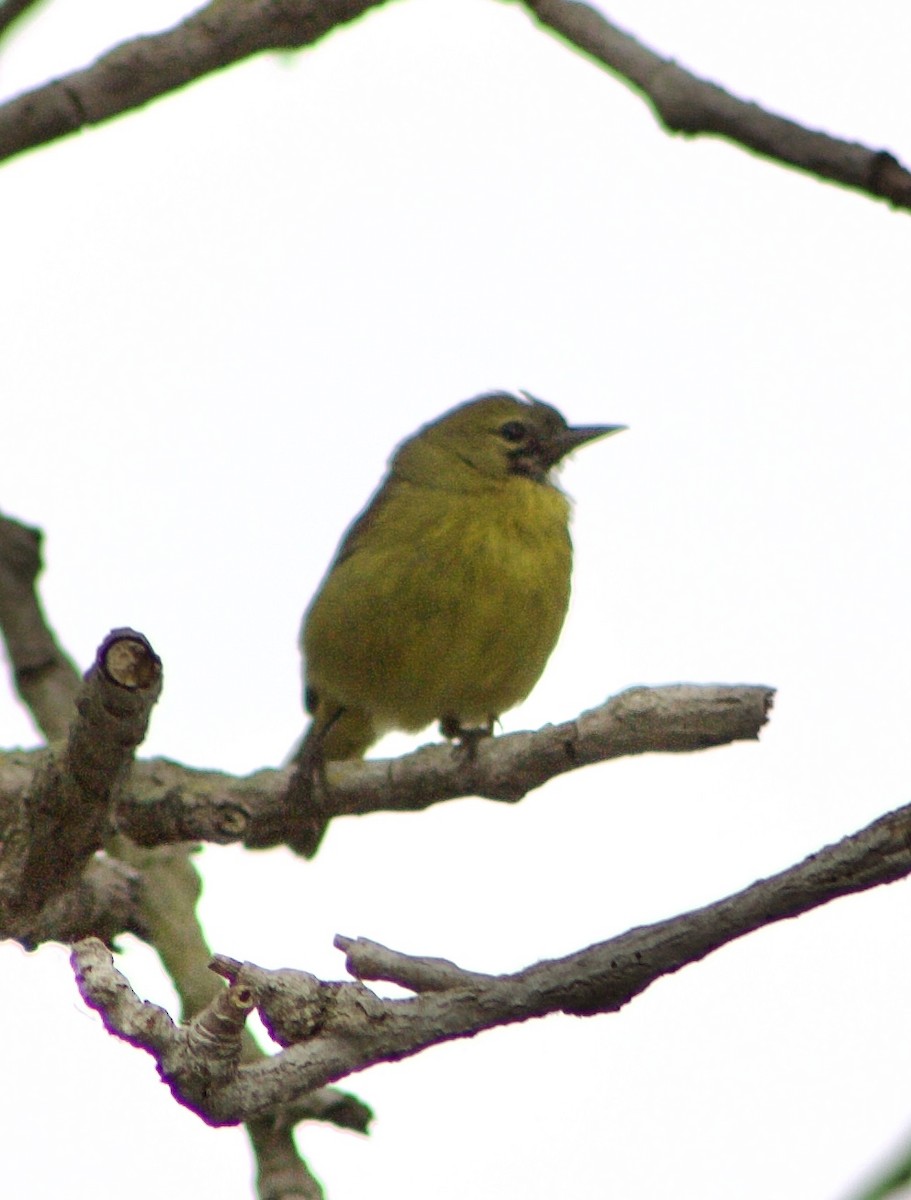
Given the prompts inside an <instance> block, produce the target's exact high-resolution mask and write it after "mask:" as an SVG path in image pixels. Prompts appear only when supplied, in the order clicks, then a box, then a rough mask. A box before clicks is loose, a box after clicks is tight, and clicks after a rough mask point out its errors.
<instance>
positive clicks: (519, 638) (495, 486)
mask: <svg viewBox="0 0 911 1200" xmlns="http://www.w3.org/2000/svg"><path fill="white" fill-rule="evenodd" d="M522 395H523V396H524V397H525V399H522V398H520V397H518V396H513V395H510V394H508V393H505V392H493V393H491V394H489V395H484V396H479V397H478V398H476V399H474V400H469V401H468V402H467V403H465V404H461V405H459V406H458V407H457V408H453V409H451V410H450V411H449V412H446V413H444V414H443V415H442V416H441V417H438V418H437V419H436V420H435V421H431V422H430V423H429V424H428V425H424V426H423V427H422V428H421V429H419V430H418V431H417V433H416V434H414V435H413V436H412V437H410V438H408V439H407V440H406V441H404V442H402V444H401V445H400V446H399V447H398V449H397V450H396V451H395V453H394V454H393V456H392V459H391V461H390V464H389V471H388V474H387V475H386V477H385V478H384V479H383V481H382V483H381V484H380V486H379V488H378V490H377V491H376V493H375V494H374V496H373V498H372V499H371V500H370V502H369V503H368V505H367V507H366V508H365V510H364V511H363V513H361V515H360V516H359V517H358V518H357V519H356V520H355V522H354V524H353V525H351V527H350V528H349V529H348V531H347V532H346V534H345V536H344V537H343V538H342V541H341V544H340V546H339V548H338V551H337V552H336V555H335V558H334V560H333V562H332V564H331V565H330V567H329V570H328V571H327V573H326V575H325V577H324V579H323V581H322V583H321V585H320V588H319V590H318V592H317V593H316V596H315V597H314V599H313V601H312V603H311V604H310V607H309V608H308V609H307V612H306V614H305V615H304V621H303V626H302V629H301V639H300V640H301V649H302V652H303V657H304V698H305V703H306V707H307V709H308V711H309V712H310V713H311V714H312V717H313V720H312V723H311V725H310V728H309V729H308V731H307V733H306V735H305V737H304V739H303V741H302V743H301V746H300V748H299V750H298V752H297V756H296V771H295V774H294V776H293V778H292V783H291V788H290V791H289V796H290V798H291V799H292V801H293V802H295V803H296V804H303V805H304V806H309V805H310V804H311V803H312V798H313V783H314V781H315V778H316V776H317V775H319V774H320V772H321V771H322V766H323V764H324V763H325V762H328V761H332V760H335V759H351V758H360V757H361V756H362V755H363V754H364V752H365V751H366V750H367V748H368V747H369V746H371V745H372V744H373V742H375V741H376V740H377V739H378V738H379V737H381V736H382V735H383V734H384V733H387V732H388V731H390V730H392V729H400V730H406V731H408V732H417V731H418V730H420V729H423V728H425V727H426V726H427V725H429V724H431V722H433V721H439V723H440V729H441V732H442V733H443V734H444V735H445V736H447V737H450V738H454V737H465V736H466V735H467V736H471V735H475V736H476V734H477V731H478V730H483V731H484V732H488V733H489V732H492V729H493V724H494V722H495V721H496V719H497V718H498V717H499V716H500V715H501V714H502V713H504V712H506V711H507V710H508V709H511V708H514V707H515V705H517V704H518V703H520V701H522V700H524V699H525V697H526V696H527V695H528V693H529V692H530V691H531V689H532V688H533V687H534V685H535V684H536V683H537V681H538V679H539V677H540V675H541V672H542V671H543V670H544V666H545V663H546V662H547V660H548V658H549V657H550V653H551V651H552V650H553V648H554V646H555V645H556V642H557V638H558V637H559V634H560V629H561V627H562V625H563V619H564V617H565V616H566V609H567V605H568V603H569V591H570V573H571V569H572V543H571V541H570V536H569V514H570V505H569V501H568V500H567V498H566V496H565V495H564V494H563V492H561V491H560V489H559V488H558V487H557V486H556V485H555V484H554V483H553V481H552V480H551V478H550V472H551V470H552V469H553V468H554V467H555V466H556V465H557V464H558V463H559V462H560V461H561V459H563V458H564V457H565V456H566V455H567V454H568V453H569V452H570V451H571V450H574V449H576V447H578V446H581V445H584V444H585V443H586V442H590V441H593V440H594V439H595V438H600V437H606V436H607V435H608V434H611V433H616V432H618V431H619V430H621V429H625V428H626V426H624V425H582V426H576V427H573V426H571V425H568V424H567V423H566V421H565V419H564V418H563V417H562V416H561V414H560V413H559V412H557V410H556V409H555V408H552V407H551V406H550V405H549V404H545V403H543V401H541V400H537V399H535V398H534V397H532V396H529V395H528V394H527V393H522ZM312 816H313V820H312V821H311V822H309V826H308V828H307V830H306V831H303V832H302V833H301V836H300V837H299V838H298V839H296V841H295V847H296V848H297V849H298V850H300V851H301V852H303V853H305V854H307V855H308V856H309V855H310V854H312V853H313V852H314V851H315V849H316V847H317V845H318V843H319V840H320V838H321V837H322V833H323V831H324V828H325V821H324V818H322V817H321V816H320V815H319V813H318V812H317V811H316V810H315V809H314V810H313V812H312ZM300 817H301V818H302V819H303V821H302V824H303V825H308V821H307V814H306V813H305V812H301V813H300Z"/></svg>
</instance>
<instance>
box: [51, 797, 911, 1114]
mask: <svg viewBox="0 0 911 1200" xmlns="http://www.w3.org/2000/svg"><path fill="white" fill-rule="evenodd" d="M908 874H911V805H908V806H906V807H904V808H901V809H898V810H896V811H895V812H894V813H890V814H888V815H887V816H884V817H881V818H879V820H877V821H874V822H873V823H872V824H871V825H869V826H867V828H866V829H863V830H861V831H860V832H859V833H856V834H854V835H852V836H851V837H847V838H845V839H843V840H842V841H840V842H838V843H836V844H835V845H832V846H827V847H825V848H823V849H822V850H820V851H819V852H818V853H816V854H813V855H810V856H809V858H807V859H805V860H804V861H803V862H802V863H799V864H797V865H796V866H793V867H790V868H788V869H787V870H785V871H782V872H780V873H779V874H777V875H773V876H771V877H770V878H768V879H763V880H760V881H759V882H757V883H754V884H753V885H752V886H750V887H748V888H745V889H744V890H743V891H741V892H737V893H736V894H735V895H732V896H729V897H727V898H725V899H723V900H719V901H717V902H716V903H714V904H709V905H706V906H705V907H704V908H699V909H696V910H694V911H692V912H688V913H683V914H682V915H681V916H678V917H673V918H671V919H670V920H666V921H659V922H657V923H656V924H654V925H646V926H642V927H640V928H638V929H631V930H629V931H628V932H627V933H624V934H621V935H620V936H619V937H614V938H611V939H610V940H609V941H606V942H601V943H599V944H598V945H595V946H590V947H588V948H587V949H584V950H579V951H578V952H576V953H575V954H571V955H568V956H567V957H565V958H560V959H554V960H551V961H547V962H540V963H537V964H536V965H534V966H531V967H528V968H526V969H525V970H523V971H519V972H517V973H515V974H510V975H501V976H490V975H483V974H479V973H476V972H469V971H464V970H462V969H461V968H460V967H457V966H456V965H455V964H454V963H450V962H447V961H446V960H444V959H437V958H433V959H427V958H415V957H412V956H410V955H405V954H401V953H399V952H397V951H393V950H389V949H387V948H386V947H384V946H380V945H378V944H377V943H376V942H369V941H363V940H360V939H352V938H346V937H337V938H336V945H337V946H338V947H339V948H340V949H342V950H344V952H345V954H346V962H347V967H348V970H349V972H350V973H351V974H352V975H353V976H355V979H356V982H353V983H331V982H323V981H320V980H319V979H316V978H315V977H314V976H312V975H309V974H307V973H306V972H304V971H296V970H289V969H285V970H279V971H267V970H264V969H263V968H261V967H257V966H254V965H253V964H250V963H244V964H241V963H239V962H237V961H235V960H233V959H230V958H226V957H224V956H219V957H217V958H216V959H215V961H214V963H213V968H214V969H215V970H216V971H217V972H218V973H219V974H221V975H224V976H225V977H226V978H227V979H229V980H230V986H229V987H228V988H227V989H226V991H225V992H223V993H221V996H220V997H218V998H217V1001H216V1002H213V1006H210V1010H208V1013H207V1015H206V1016H205V1017H204V1018H203V1017H201V1018H200V1022H201V1028H203V1029H204V1030H205V1031H206V1037H207V1038H209V1039H210V1040H211V1039H212V1038H214V1039H215V1045H216V1051H217V1053H215V1054H214V1057H213V1058H212V1059H211V1060H210V1059H209V1058H208V1057H207V1054H208V1051H206V1050H205V1046H206V1045H207V1043H206V1040H205V1038H203V1037H202V1035H201V1034H200V1033H199V1031H198V1030H197V1031H195V1032H193V1033H188V1032H187V1031H186V1030H184V1029H181V1028H179V1027H178V1026H176V1025H174V1023H173V1022H171V1020H170V1018H168V1017H167V1015H166V1014H163V1013H162V1011H161V1010H157V1009H154V1008H152V1007H150V1006H149V1005H143V1004H142V1003H141V1002H140V1000H139V999H138V997H136V996H135V994H134V993H133V992H132V990H131V989H130V988H129V985H128V983H127V982H126V980H125V979H124V977H123V976H122V975H121V974H120V973H119V972H118V971H116V970H115V968H114V966H113V962H112V960H111V957H110V955H109V954H108V953H107V951H106V950H105V948H104V946H103V945H102V944H101V943H100V942H98V941H97V940H95V939H87V940H85V941H83V942H80V943H78V944H77V945H76V946H75V947H74V950H73V965H74V969H75V971H76V975H77V980H78V983H79V987H80V990H81V992H82V995H83V998H84V999H85V1001H86V1003H87V1004H89V1005H90V1006H91V1007H93V1008H96V1009H97V1010H98V1011H99V1012H100V1013H101V1014H102V1017H103V1019H104V1021H105V1024H106V1026H107V1028H108V1029H109V1030H110V1031H111V1032H112V1033H114V1034H116V1035H117V1036H119V1037H123V1038H125V1039H126V1040H128V1041H131V1042H133V1043H134V1044H136V1045H140V1046H141V1047H142V1048H143V1049H145V1050H147V1051H149V1053H151V1054H153V1055H154V1057H155V1058H156V1060H157V1061H158V1064H159V1069H160V1071H161V1073H162V1076H163V1077H164V1078H165V1080H166V1081H167V1082H168V1084H169V1086H170V1087H171V1089H172V1091H173V1092H174V1095H175V1096H176V1097H177V1099H178V1100H179V1101H180V1102H181V1103H182V1104H185V1105H186V1106H187V1107H189V1108H191V1109H193V1111H195V1112H197V1113H198V1114H199V1115H200V1116H201V1117H202V1118H203V1119H204V1120H206V1121H208V1122H210V1123H212V1124H227V1123H235V1122H238V1121H242V1120H247V1119H249V1118H250V1117H253V1116H256V1114H258V1113H260V1112H262V1111H263V1110H264V1109H266V1108H270V1107H272V1106H274V1105H277V1104H279V1105H280V1104H288V1103H293V1102H294V1099H295V1097H296V1096H297V1095H299V1094H301V1093H303V1092H307V1091H311V1090H312V1089H314V1088H319V1087H322V1086H324V1085H325V1084H326V1083H329V1082H331V1081H334V1080H338V1079H341V1078H342V1077H344V1076H345V1075H349V1074H351V1073H352V1072H354V1071H360V1070H363V1069H364V1068H365V1067H368V1066H371V1065H373V1064H375V1063H378V1062H391V1061H395V1060H397V1059H400V1058H405V1057H408V1056H410V1055H412V1054H416V1053H418V1052H419V1051H420V1050H423V1049H425V1048H426V1047H428V1046H431V1045H435V1044H438V1043H440V1042H445V1041H451V1040H453V1039H457V1038H463V1037H471V1036H473V1035H474V1034H476V1033H479V1032H480V1031H481V1030H484V1029H491V1028H494V1027H495V1026H498V1025H507V1024H514V1023H516V1022H522V1021H527V1020H529V1019H530V1018H532V1017H541V1016H545V1015H546V1014H548V1013H553V1012H563V1013H570V1014H573V1015H576V1016H593V1015H595V1014H599V1013H610V1012H616V1011H618V1010H619V1009H620V1008H622V1007H623V1006H624V1005H625V1004H628V1003H629V1001H630V1000H632V999H633V997H635V996H637V995H639V994H640V993H641V992H643V991H645V989H646V988H647V987H649V986H650V984H652V983H654V981H655V980H656V979H659V978H661V977H662V976H664V975H668V974H672V973H673V972H675V971H679V970H680V968H681V967H683V966H686V965H687V964H688V963H694V962H698V961H699V960H700V959H702V958H704V957H705V956H706V955H708V954H711V953H712V951H714V950H717V949H719V947H721V946H724V945H726V944H727V943H728V942H731V941H733V940H734V939H736V938H739V937H743V936H744V935H745V934H748V933H751V932H752V931H753V930H755V929H759V928H761V927H763V926H765V925H770V924H773V923H774V922H777V921H781V920H786V919H787V918H790V917H795V916H798V915H799V914H800V913H803V912H807V911H809V910H810V909H813V908H817V907H819V906H820V905H823V904H826V903H828V902H829V901H830V900H834V899H835V898H837V897H839V896H846V895H850V894H851V893H853V892H859V891H865V890H866V889H868V888H872V887H876V886H878V885H880V884H884V883H891V882H893V881H895V880H896V879H900V878H903V877H904V876H906V875H908ZM364 979H384V980H388V981H391V982H395V983H398V984H400V985H402V986H405V987H409V988H411V989H412V990H413V991H414V993H415V995H414V996H412V997H409V998H407V999H404V1000H388V999H381V998H380V997H379V996H377V995H376V994H375V993H374V992H373V991H371V990H370V989H369V988H367V987H366V986H365V984H364V983H363V982H362V981H363V980H364ZM253 1007H256V1008H257V1009H258V1011H259V1014H260V1016H261V1017H262V1019H263V1022H264V1023H265V1025H266V1028H267V1029H268V1030H269V1032H270V1034H271V1036H272V1037H273V1039H274V1040H275V1041H276V1042H278V1044H279V1045H280V1046H282V1047H284V1049H283V1050H282V1051H281V1052H280V1053H278V1054H276V1055H275V1056H274V1057H273V1058H270V1059H267V1060H265V1061H261V1062H258V1063H251V1064H248V1065H244V1064H242V1063H241V1062H240V1059H239V1056H238V1054H237V1053H236V1046H235V1044H236V1043H239V1039H240V1036H241V1029H242V1022H243V1015H245V1014H246V1012H248V1011H250V1010H251V1009H252V1008H253ZM226 1013H227V1014H228V1016H225V1014H226ZM213 1031H214V1032H213ZM219 1039H220V1040H219ZM203 1051H205V1052H203Z"/></svg>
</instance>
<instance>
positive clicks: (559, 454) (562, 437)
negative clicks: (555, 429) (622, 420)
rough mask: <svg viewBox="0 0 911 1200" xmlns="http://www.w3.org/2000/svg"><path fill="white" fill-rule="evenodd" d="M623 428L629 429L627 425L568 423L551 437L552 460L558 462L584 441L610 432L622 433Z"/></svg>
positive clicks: (590, 440) (605, 435) (608, 434)
mask: <svg viewBox="0 0 911 1200" xmlns="http://www.w3.org/2000/svg"><path fill="white" fill-rule="evenodd" d="M624 429H629V426H628V425H570V426H569V428H568V429H563V430H561V431H560V432H559V433H558V434H556V435H555V437H554V438H553V461H554V462H555V463H557V462H559V461H560V459H561V458H564V457H565V456H566V455H567V454H569V453H570V452H571V451H573V450H575V449H576V448H577V447H579V446H584V445H585V443H586V442H593V441H594V440H595V439H596V438H603V437H610V435H611V434H612V433H622V432H623V430H624Z"/></svg>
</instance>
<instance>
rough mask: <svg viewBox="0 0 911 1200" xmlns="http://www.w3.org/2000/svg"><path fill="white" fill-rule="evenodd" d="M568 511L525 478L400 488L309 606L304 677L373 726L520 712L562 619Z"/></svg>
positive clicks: (548, 490) (553, 493)
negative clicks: (466, 486)
mask: <svg viewBox="0 0 911 1200" xmlns="http://www.w3.org/2000/svg"><path fill="white" fill-rule="evenodd" d="M568 517H569V505H568V501H567V500H566V497H565V496H564V495H563V494H562V493H561V492H559V491H558V490H557V489H556V488H553V487H551V486H549V485H542V484H540V483H537V482H535V481H532V480H529V479H525V478H522V477H519V476H512V477H511V478H510V479H508V480H506V481H503V482H502V483H501V484H499V485H496V486H491V487H490V488H487V489H485V490H483V491H472V492H453V491H448V490H443V489H436V488H432V487H416V486H413V485H402V486H401V487H399V488H397V489H396V490H395V491H394V492H393V493H392V494H391V495H388V496H387V497H385V499H384V503H383V505H382V507H381V508H380V509H379V510H378V511H377V512H376V513H375V514H372V515H371V520H370V521H369V522H367V523H366V525H365V530H364V533H363V534H362V536H360V538H359V539H358V541H357V543H356V545H355V546H354V548H353V549H352V550H351V552H350V554H349V555H348V556H347V557H346V558H344V559H343V560H341V561H340V562H339V563H338V564H337V565H336V566H335V567H334V568H333V569H332V570H331V571H330V574H329V576H328V577H327V579H326V581H325V582H324V585H323V587H322V589H321V591H320V593H319V595H318V596H317V598H316V600H315V601H314V604H313V606H312V607H311V610H310V612H309V613H308V616H307V620H306V625H305V630H304V652H305V656H306V660H307V675H308V679H309V680H310V681H311V682H312V684H313V685H314V686H315V687H316V688H317V689H324V690H326V691H329V692H331V694H332V695H333V696H334V697H335V698H337V699H338V700H339V702H340V703H342V704H348V705H351V706H356V707H358V708H362V709H364V710H365V711H367V712H369V713H371V715H372V716H373V718H374V721H375V724H376V726H377V728H378V729H379V728H401V729H408V730H418V729H421V728H423V727H425V726H426V725H428V724H430V723H431V722H432V721H435V720H438V719H440V718H441V717H444V716H452V717H456V718H457V719H459V720H460V721H462V722H463V723H465V724H470V723H477V722H482V721H486V720H487V719H488V718H489V717H491V716H498V715H499V714H501V713H503V712H505V711H507V710H508V709H509V708H512V707H513V706H514V705H516V704H518V703H519V702H520V701H521V700H523V699H524V698H525V696H526V695H528V693H529V692H530V691H531V689H532V687H533V686H534V684H535V683H536V682H537V680H538V678H539V676H540V674H541V672H542V671H543V669H544V665H545V663H546V662H547V659H548V657H549V656H550V653H551V651H552V649H553V647H554V645H555V644H556V641H557V637H558V636H559V633H560V629H561V627H562V624H563V619H564V616H565V614H566V608H567V604H568V601H569V589H570V572H571V563H572V550H571V544H570V539H569V532H568Z"/></svg>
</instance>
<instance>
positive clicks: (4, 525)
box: [0, 515, 81, 741]
mask: <svg viewBox="0 0 911 1200" xmlns="http://www.w3.org/2000/svg"><path fill="white" fill-rule="evenodd" d="M43 565H44V564H43V563H42V561H41V532H40V530H38V529H31V528H30V527H29V526H28V525H23V524H21V523H20V522H19V521H13V520H11V519H10V518H9V517H4V516H2V515H0V629H2V631H3V636H4V639H5V641H6V648H7V653H8V654H9V660H10V665H11V666H12V668H13V682H14V684H15V687H16V691H17V692H18V693H19V696H20V698H21V699H22V702H23V704H24V705H25V707H26V708H27V709H28V710H29V712H30V713H31V714H32V717H33V718H34V720H35V722H36V724H37V725H38V728H39V729H40V730H41V732H42V733H43V734H44V736H45V737H46V738H47V739H48V741H52V740H53V739H55V738H61V737H63V736H64V735H65V734H66V731H67V729H68V728H69V724H70V721H71V720H72V716H73V706H74V704H75V703H76V696H77V695H78V694H79V690H80V687H81V679H80V676H79V672H78V671H77V670H76V667H75V666H74V664H73V662H72V660H71V659H70V658H68V657H67V655H66V654H64V652H63V651H62V650H61V649H60V647H59V645H58V644H57V639H56V638H55V637H54V635H53V633H52V632H51V630H50V629H49V628H48V624H47V621H46V620H45V618H44V613H43V612H42V611H41V604H40V601H39V600H38V594H37V591H36V584H37V579H38V576H39V574H40V573H41V569H42V567H43Z"/></svg>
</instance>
